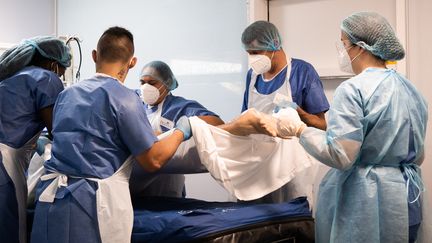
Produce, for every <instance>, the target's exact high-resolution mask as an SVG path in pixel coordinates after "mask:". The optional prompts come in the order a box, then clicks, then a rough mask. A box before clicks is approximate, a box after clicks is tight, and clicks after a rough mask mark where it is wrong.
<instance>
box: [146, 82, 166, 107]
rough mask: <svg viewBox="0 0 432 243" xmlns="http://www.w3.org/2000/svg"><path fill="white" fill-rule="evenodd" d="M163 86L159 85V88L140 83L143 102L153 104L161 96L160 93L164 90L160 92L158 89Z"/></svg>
mask: <svg viewBox="0 0 432 243" xmlns="http://www.w3.org/2000/svg"><path fill="white" fill-rule="evenodd" d="M162 87H163V86H160V87H159V88H156V87H155V86H153V85H151V84H143V85H141V99H142V101H144V103H146V104H148V105H154V104H155V103H156V101H157V100H158V99H159V97H161V95H162V94H163V93H164V92H162V93H161V92H160V89H161V88H162Z"/></svg>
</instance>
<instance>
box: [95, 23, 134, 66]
mask: <svg viewBox="0 0 432 243" xmlns="http://www.w3.org/2000/svg"><path fill="white" fill-rule="evenodd" d="M134 51H135V49H134V42H133V35H132V33H131V32H130V31H129V30H127V29H125V28H122V27H118V26H115V27H111V28H109V29H107V30H106V31H105V32H104V33H103V34H102V36H101V37H100V39H99V41H98V44H97V52H98V57H99V58H100V60H101V61H103V62H118V61H120V62H128V61H129V60H130V58H131V57H132V56H133V54H134Z"/></svg>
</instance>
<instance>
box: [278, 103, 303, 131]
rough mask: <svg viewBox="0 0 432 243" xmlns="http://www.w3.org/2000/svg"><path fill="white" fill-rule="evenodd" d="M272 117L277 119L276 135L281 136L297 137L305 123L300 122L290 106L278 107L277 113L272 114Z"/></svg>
mask: <svg viewBox="0 0 432 243" xmlns="http://www.w3.org/2000/svg"><path fill="white" fill-rule="evenodd" d="M273 117H275V118H277V119H278V122H277V133H278V137H281V138H289V137H293V136H297V137H299V136H300V133H301V132H302V131H303V129H304V128H305V127H306V124H305V123H304V122H302V120H301V119H300V116H299V114H298V113H297V111H296V110H294V109H293V108H291V107H286V108H282V109H280V110H279V111H278V112H277V113H274V114H273Z"/></svg>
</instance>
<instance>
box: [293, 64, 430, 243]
mask: <svg viewBox="0 0 432 243" xmlns="http://www.w3.org/2000/svg"><path fill="white" fill-rule="evenodd" d="M426 124H427V104H426V101H425V100H424V98H423V97H422V96H421V95H420V93H419V92H418V91H417V90H416V88H415V87H414V86H413V85H412V84H411V83H410V82H409V81H408V80H407V79H405V78H404V77H402V76H401V75H399V74H398V73H396V72H395V71H394V70H390V69H377V68H368V69H366V70H364V71H363V72H362V73H361V74H359V75H357V76H355V77H354V78H352V79H349V80H348V81H346V82H344V83H343V84H341V85H340V87H338V89H337V90H336V93H335V97H334V101H333V105H332V107H331V108H330V110H329V117H328V126H327V131H321V130H318V129H314V128H310V127H308V128H306V129H305V130H304V131H303V133H302V135H301V137H300V143H301V144H302V145H303V146H304V148H305V149H306V151H308V152H309V153H310V154H311V155H313V156H314V157H315V158H317V159H318V160H319V161H321V162H322V163H324V164H326V165H328V166H330V167H333V169H331V170H330V171H329V172H328V173H327V175H326V176H325V177H324V179H323V180H322V182H321V185H320V190H319V194H318V203H317V211H316V241H317V242H408V232H409V226H410V225H412V226H414V225H417V224H418V223H419V222H420V221H421V218H422V215H421V206H420V205H421V201H422V200H417V201H415V199H416V197H417V196H418V195H419V193H420V190H422V184H421V178H420V168H419V167H418V166H417V165H418V164H420V163H421V162H422V159H423V154H424V151H423V150H424V139H425V132H426ZM409 201H410V202H412V201H415V202H413V203H409Z"/></svg>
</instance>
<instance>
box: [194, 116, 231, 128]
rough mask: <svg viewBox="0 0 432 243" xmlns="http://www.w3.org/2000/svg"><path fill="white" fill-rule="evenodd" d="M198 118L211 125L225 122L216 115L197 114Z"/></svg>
mask: <svg viewBox="0 0 432 243" xmlns="http://www.w3.org/2000/svg"><path fill="white" fill-rule="evenodd" d="M199 118H200V119H201V120H203V121H205V122H206V123H207V124H210V125H213V126H219V125H222V124H224V123H225V122H224V121H223V120H222V119H220V118H219V117H217V116H199Z"/></svg>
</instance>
